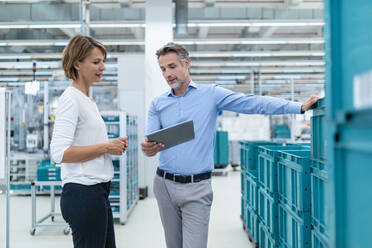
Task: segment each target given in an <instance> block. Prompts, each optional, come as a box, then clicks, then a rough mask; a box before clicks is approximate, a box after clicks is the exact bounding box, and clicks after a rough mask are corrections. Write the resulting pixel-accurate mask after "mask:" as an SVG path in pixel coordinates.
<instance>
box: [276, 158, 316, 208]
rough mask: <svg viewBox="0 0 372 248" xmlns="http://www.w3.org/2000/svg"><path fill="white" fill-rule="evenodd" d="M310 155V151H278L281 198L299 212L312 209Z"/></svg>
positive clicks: (279, 191)
mask: <svg viewBox="0 0 372 248" xmlns="http://www.w3.org/2000/svg"><path fill="white" fill-rule="evenodd" d="M310 157H311V152H310V151H280V152H279V153H278V167H277V168H278V193H279V199H280V201H281V202H282V203H283V204H287V205H288V206H289V207H290V208H291V210H292V211H294V212H296V213H298V214H300V213H302V212H310V211H311V196H310V192H311V187H310V186H311V184H310V169H311V164H312V160H311V159H310Z"/></svg>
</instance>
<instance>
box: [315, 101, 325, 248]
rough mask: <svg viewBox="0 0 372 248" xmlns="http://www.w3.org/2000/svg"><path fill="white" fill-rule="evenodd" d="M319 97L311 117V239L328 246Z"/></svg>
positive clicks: (322, 104) (322, 111) (322, 121)
mask: <svg viewBox="0 0 372 248" xmlns="http://www.w3.org/2000/svg"><path fill="white" fill-rule="evenodd" d="M324 102H325V101H324V98H322V99H319V100H318V102H317V105H316V108H315V109H313V116H312V118H311V144H312V146H311V155H312V165H311V224H312V230H311V239H312V247H314V248H317V247H321V248H323V247H328V240H329V232H328V224H327V223H328V218H329V214H328V211H327V207H328V206H329V203H328V201H329V197H327V183H328V168H327V165H326V162H325V147H326V139H325V137H324V118H325V104H324Z"/></svg>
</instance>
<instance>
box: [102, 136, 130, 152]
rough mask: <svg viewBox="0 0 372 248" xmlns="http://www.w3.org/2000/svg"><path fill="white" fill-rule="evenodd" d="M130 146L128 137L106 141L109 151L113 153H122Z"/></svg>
mask: <svg viewBox="0 0 372 248" xmlns="http://www.w3.org/2000/svg"><path fill="white" fill-rule="evenodd" d="M127 147H128V137H125V138H120V137H119V138H116V139H113V140H110V141H109V142H107V143H106V149H107V153H108V154H111V155H122V154H123V153H124V152H125V150H126V149H127Z"/></svg>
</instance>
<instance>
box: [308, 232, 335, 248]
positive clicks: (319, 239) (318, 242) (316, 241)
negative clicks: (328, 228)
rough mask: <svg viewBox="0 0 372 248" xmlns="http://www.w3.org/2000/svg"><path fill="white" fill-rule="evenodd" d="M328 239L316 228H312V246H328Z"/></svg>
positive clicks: (312, 247)
mask: <svg viewBox="0 0 372 248" xmlns="http://www.w3.org/2000/svg"><path fill="white" fill-rule="evenodd" d="M328 242H329V241H328V239H327V238H325V237H324V236H323V235H322V234H321V233H320V232H319V231H318V230H317V229H316V228H314V229H313V230H311V248H328V247H330V246H329V243H328Z"/></svg>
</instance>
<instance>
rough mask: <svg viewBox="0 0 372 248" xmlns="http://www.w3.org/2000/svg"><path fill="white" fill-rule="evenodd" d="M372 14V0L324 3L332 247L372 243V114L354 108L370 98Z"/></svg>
mask: <svg viewBox="0 0 372 248" xmlns="http://www.w3.org/2000/svg"><path fill="white" fill-rule="evenodd" d="M371 13H372V1H371V0H354V1H350V0H349V1H348V0H339V1H330V0H325V1H324V17H325V27H324V28H325V48H326V49H325V51H326V56H325V59H326V77H325V79H326V82H325V85H326V86H327V87H326V88H325V89H326V106H327V108H326V125H325V126H326V128H325V131H326V139H327V148H326V154H327V162H328V168H329V188H330V191H331V194H330V198H331V202H330V205H331V211H330V212H331V213H332V215H331V221H330V229H329V231H330V232H329V233H330V247H332V248H333V247H337V248H350V247H358V248H367V247H371V243H372V232H371V223H372V211H371V206H372V191H371V188H372V180H371V175H372V166H371V161H372V118H371V116H372V109H371V106H360V105H359V106H358V105H357V104H356V102H358V101H360V100H361V99H362V97H364V98H365V99H366V97H367V99H371V98H370V95H369V92H370V86H371V81H370V76H368V75H367V74H366V73H371V70H372V59H371V56H372V40H371V23H372V14H371ZM363 77H364V78H363ZM358 79H359V80H358ZM358 82H360V83H361V84H364V86H362V85H361V87H358ZM357 88H359V89H361V90H356V89H357Z"/></svg>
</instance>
